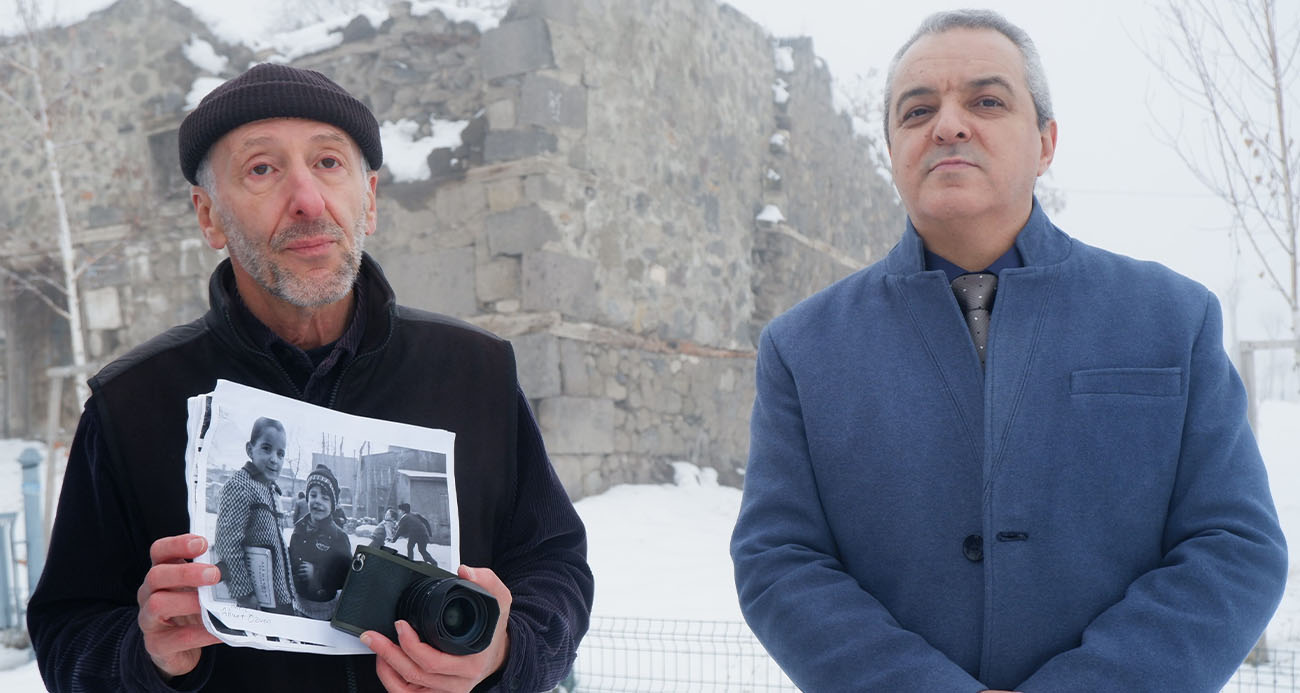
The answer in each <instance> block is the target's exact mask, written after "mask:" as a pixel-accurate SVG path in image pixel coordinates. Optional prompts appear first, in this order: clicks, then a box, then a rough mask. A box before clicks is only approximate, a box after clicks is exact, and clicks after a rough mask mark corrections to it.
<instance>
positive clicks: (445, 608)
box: [331, 546, 511, 691]
mask: <svg viewBox="0 0 1300 693" xmlns="http://www.w3.org/2000/svg"><path fill="white" fill-rule="evenodd" d="M510 604H511V596H510V590H509V589H508V588H507V587H506V586H505V585H504V584H503V583H502V582H501V580H500V578H498V577H497V576H496V573H494V572H492V571H491V570H490V569H488V568H469V567H466V566H461V568H460V570H459V575H458V576H457V575H453V574H451V573H448V572H447V571H445V570H441V569H439V568H435V567H433V566H431V565H429V564H427V563H419V562H414V561H409V560H407V559H405V558H402V557H401V556H398V555H397V554H396V552H395V551H393V550H392V549H388V548H384V549H377V548H371V547H368V546H360V547H357V549H356V552H355V553H354V554H353V563H352V566H351V569H350V570H349V572H348V578H347V582H346V583H345V584H344V586H343V591H342V593H341V595H340V598H339V606H338V609H337V610H336V612H335V616H334V619H333V620H332V621H331V624H332V625H333V626H334V627H335V628H338V629H340V630H344V631H347V632H350V633H354V634H356V635H359V636H360V637H361V641H362V643H364V644H365V645H366V646H367V647H369V648H370V649H371V650H373V651H374V652H375V654H376V655H378V658H377V659H376V664H375V667H376V673H377V674H378V676H379V679H380V681H381V682H383V684H384V686H385V687H386V688H387V689H388V690H393V691H396V690H408V687H409V686H410V685H411V684H415V685H419V686H426V687H429V688H431V689H433V690H438V691H469V690H470V689H472V688H473V687H474V686H475V685H476V684H478V683H479V682H480V681H482V680H483V679H485V678H487V677H488V676H490V675H491V674H492V673H493V672H495V671H497V670H498V669H500V668H501V667H502V666H503V665H504V663H505V660H506V654H507V652H508V651H509V646H510V642H509V641H510V639H509V636H508V633H507V630H506V623H507V621H508V619H509V615H510Z"/></svg>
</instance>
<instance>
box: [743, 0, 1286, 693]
mask: <svg viewBox="0 0 1300 693" xmlns="http://www.w3.org/2000/svg"><path fill="white" fill-rule="evenodd" d="M886 103H887V112H886V115H885V120H886V123H885V130H886V142H887V143H888V145H889V151H890V157H891V160H892V166H893V175H894V182H895V185H896V186H897V188H898V191H899V195H900V197H901V198H902V201H903V204H904V206H905V207H906V209H907V212H908V218H909V219H908V225H907V230H906V232H905V233H904V235H903V238H902V240H901V241H900V242H899V244H898V245H897V246H896V247H895V248H894V249H893V251H891V252H890V253H889V255H888V256H887V257H885V258H884V259H883V260H881V261H880V262H878V263H876V264H875V265H873V266H871V267H868V268H867V269H865V270H862V271H860V272H858V273H856V274H854V275H852V276H850V277H848V278H846V279H844V280H842V281H840V282H838V283H836V284H835V285H833V286H831V287H829V288H827V289H825V290H823V291H822V292H820V293H818V294H817V295H815V296H813V297H811V298H809V299H808V300H806V301H804V302H802V303H800V304H799V305H797V306H795V307H794V308H793V309H792V310H790V311H789V312H788V313H786V314H784V315H782V316H780V317H778V318H777V319H776V320H774V321H772V323H771V324H770V325H769V326H768V327H767V329H766V330H765V331H764V332H763V335H762V337H761V339H760V344H759V353H758V365H757V381H758V386H757V398H756V400H755V403H754V412H753V419H752V424H751V447H750V458H749V467H748V471H747V473H746V479H745V494H744V500H743V502H742V504H741V510H740V517H739V519H738V521H737V524H736V529H735V533H734V535H733V538H732V544H731V552H732V557H733V559H734V561H735V570H736V584H737V588H738V590H739V595H740V602H741V606H742V609H743V611H744V613H745V618H746V619H747V620H748V622H749V624H750V625H751V627H752V628H753V630H754V632H755V633H756V634H757V635H758V637H759V639H760V640H761V641H762V642H763V644H764V645H765V646H766V647H767V649H768V650H769V652H771V654H772V656H773V657H774V658H775V659H776V660H777V662H779V663H780V664H781V666H782V667H783V668H784V669H785V671H786V672H787V673H788V674H789V675H790V677H791V679H792V680H793V681H794V682H795V683H796V684H797V685H798V686H799V687H800V688H802V689H803V690H805V691H810V692H816V693H824V692H828V691H854V692H860V691H889V692H891V693H897V692H906V691H927V692H928V691H961V692H968V693H976V692H977V691H983V690H989V689H998V690H1016V691H1024V692H1026V693H1031V692H1034V691H1053V692H1059V691H1144V692H1149V691H1177V692H1179V693H1186V692H1189V691H1218V690H1219V689H1220V688H1221V687H1222V686H1223V684H1224V683H1225V682H1226V681H1227V680H1228V678H1229V677H1230V676H1231V675H1232V673H1233V671H1234V670H1235V669H1236V667H1237V666H1238V665H1239V664H1240V663H1241V661H1242V660H1243V659H1244V658H1245V656H1246V655H1247V653H1248V652H1249V651H1250V649H1251V647H1252V645H1253V644H1254V643H1255V642H1256V640H1257V639H1258V637H1259V635H1260V633H1261V632H1263V630H1264V627H1265V625H1266V624H1267V623H1268V620H1269V618H1270V616H1271V615H1272V613H1273V610H1274V609H1275V608H1276V607H1277V604H1278V601H1279V599H1280V598H1281V595H1282V590H1283V586H1284V584H1285V581H1286V574H1287V555H1286V548H1285V542H1284V540H1283V537H1282V532H1281V529H1280V528H1279V526H1278V521H1277V514H1276V511H1275V510H1274V507H1273V502H1272V499H1271V497H1270V495H1269V490H1268V481H1267V478H1266V476H1265V470H1264V465H1263V462H1262V461H1261V459H1260V456H1259V451H1258V449H1257V448H1256V445H1255V441H1254V438H1253V436H1252V434H1251V431H1250V429H1249V427H1248V425H1247V423H1246V418H1245V413H1246V400H1245V393H1244V391H1243V389H1242V385H1241V381H1240V379H1239V378H1238V377H1237V374H1236V372H1235V371H1234V370H1233V368H1232V365H1231V364H1230V363H1229V361H1228V357H1227V355H1226V353H1225V352H1224V349H1223V343H1222V334H1221V317H1220V311H1219V306H1218V303H1217V301H1216V300H1215V298H1214V296H1213V295H1211V294H1210V292H1209V291H1207V290H1206V289H1205V288H1204V287H1202V286H1200V285H1199V284H1196V283H1195V282H1193V281H1191V280H1189V279H1186V278H1184V277H1181V276H1179V275H1177V274H1175V273H1173V272H1171V271H1169V270H1168V269H1166V268H1164V267H1162V266H1160V265H1157V264H1154V263H1149V262H1138V261H1136V260H1132V259H1129V258H1125V257H1121V256H1118V255H1114V254H1111V253H1107V252H1105V251H1102V250H1098V249H1096V248H1092V247H1089V246H1087V245H1084V244H1082V243H1080V242H1078V241H1076V240H1073V239H1071V238H1070V237H1069V236H1066V235H1065V234H1064V233H1062V232H1061V231H1060V230H1059V229H1057V228H1056V227H1055V226H1053V225H1052V223H1051V221H1049V220H1048V218H1047V216H1046V215H1045V214H1044V212H1043V210H1042V209H1041V208H1040V207H1039V205H1038V204H1037V202H1036V201H1035V199H1034V197H1033V191H1034V182H1035V180H1036V179H1037V177H1038V176H1039V175H1042V173H1044V172H1045V171H1046V170H1047V167H1048V166H1049V165H1050V163H1051V161H1052V156H1053V152H1054V150H1055V146H1056V131H1057V129H1056V122H1055V121H1054V120H1053V119H1052V114H1051V104H1050V99H1049V97H1048V92H1047V85H1046V81H1045V79H1044V77H1043V70H1042V66H1041V63H1040V61H1039V59H1038V56H1037V53H1036V51H1035V49H1034V46H1033V43H1032V42H1031V41H1030V40H1029V38H1028V37H1027V36H1026V35H1025V34H1024V32H1023V31H1021V30H1020V29H1019V28H1017V27H1015V26H1014V25H1011V24H1009V23H1007V22H1006V20H1004V19H1003V18H1002V17H1000V16H998V15H996V14H994V13H991V12H978V11H976V12H972V11H962V12H951V13H942V14H939V15H935V16H933V17H931V18H929V19H928V20H926V22H925V23H924V24H923V25H922V26H921V28H920V29H919V30H918V32H917V33H916V35H914V36H913V37H912V39H911V40H910V41H909V42H908V43H907V45H905V46H904V47H903V49H902V50H900V51H899V53H898V55H897V56H896V57H895V59H894V62H893V64H892V65H891V69H890V73H889V79H888V83H887V86H886ZM990 317H991V321H990Z"/></svg>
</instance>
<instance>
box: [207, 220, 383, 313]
mask: <svg viewBox="0 0 1300 693" xmlns="http://www.w3.org/2000/svg"><path fill="white" fill-rule="evenodd" d="M213 207H214V208H215V210H216V213H217V218H218V219H219V220H220V221H221V225H222V227H223V228H224V230H225V233H226V243H227V245H228V246H229V247H228V251H229V253H230V256H231V257H232V258H234V259H235V261H236V262H238V263H239V265H240V266H241V267H243V268H244V270H245V271H246V272H248V274H249V275H250V276H252V278H253V280H254V281H256V282H257V283H258V285H260V286H261V287H262V288H263V289H265V290H266V291H267V293H269V294H271V295H272V296H274V297H276V298H278V299H280V300H281V301H284V302H285V303H288V304H290V305H294V306H297V307H299V308H319V307H321V306H327V305H329V304H331V303H335V302H337V301H340V300H342V299H344V298H346V297H347V295H348V294H349V293H351V291H352V285H353V284H354V283H356V280H357V274H358V273H359V272H360V269H361V251H362V250H364V248H365V241H366V215H365V214H364V213H362V214H360V215H358V216H357V219H356V221H355V222H353V224H352V248H351V249H349V250H348V251H347V254H346V255H345V256H344V258H343V263H342V264H340V265H339V267H338V269H337V270H336V271H335V272H334V274H333V275H331V276H329V277H325V278H323V279H308V278H306V277H301V276H298V275H296V274H294V273H293V272H290V271H288V270H286V269H284V268H283V267H281V266H280V265H279V264H277V263H276V262H275V261H274V260H273V259H272V257H271V253H272V252H277V251H280V250H283V249H284V248H285V247H286V246H288V245H289V244H290V243H291V242H293V241H295V240H297V239H299V238H304V237H310V236H328V237H329V238H331V239H333V240H335V241H343V240H344V234H345V232H344V230H343V227H341V226H339V225H338V224H335V223H333V222H332V221H329V220H326V219H315V220H312V221H305V222H300V223H296V224H293V225H291V226H288V227H285V228H283V229H280V231H279V232H277V233H276V234H275V235H274V236H272V238H271V242H270V248H268V249H267V251H266V252H263V251H262V250H260V249H259V248H257V247H255V246H254V244H253V243H252V242H251V241H250V240H249V239H248V234H247V233H245V232H244V227H243V226H242V225H241V224H240V223H239V220H238V219H236V218H235V216H234V215H233V214H230V213H229V211H228V210H226V209H225V207H224V205H222V204H220V203H218V202H217V201H216V200H214V201H213Z"/></svg>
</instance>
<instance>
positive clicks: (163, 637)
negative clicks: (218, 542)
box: [136, 534, 221, 678]
mask: <svg viewBox="0 0 1300 693" xmlns="http://www.w3.org/2000/svg"><path fill="white" fill-rule="evenodd" d="M207 544H208V543H207V541H206V540H205V539H204V538H203V537H200V536H198V535H194V534H182V535H179V536H174V537H164V538H162V539H159V540H158V541H155V542H154V543H153V546H152V547H150V549H149V558H150V559H151V560H152V562H153V567H152V568H150V569H149V572H148V573H147V574H145V578H144V584H142V585H140V590H139V591H138V592H137V593H136V600H137V602H138V603H139V604H140V615H139V617H138V622H139V624H140V632H141V633H143V634H144V646H145V649H146V650H147V651H148V652H149V656H150V657H151V658H152V659H153V663H154V666H156V667H158V670H159V671H160V672H162V673H163V675H164V676H165V677H167V678H172V677H176V676H182V675H184V674H188V673H189V672H191V671H193V670H194V667H195V666H197V665H198V663H199V655H200V654H201V648H203V647H204V646H206V645H214V644H216V643H218V642H220V640H218V639H217V638H216V637H214V636H213V635H212V634H211V633H209V632H208V631H207V629H206V628H204V627H203V620H202V618H201V617H200V616H199V593H198V591H197V588H199V587H201V586H204V585H212V584H216V582H217V581H218V580H220V579H221V574H220V572H219V571H218V570H217V567H216V566H214V565H208V564H204V563H190V562H189V561H190V560H192V559H194V558H196V557H197V556H199V555H201V554H202V553H203V552H204V551H206V550H207V548H208V546H207Z"/></svg>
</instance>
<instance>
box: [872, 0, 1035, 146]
mask: <svg viewBox="0 0 1300 693" xmlns="http://www.w3.org/2000/svg"><path fill="white" fill-rule="evenodd" d="M953 29H992V30H993V31H996V32H998V33H999V34H1002V35H1003V36H1005V37H1007V38H1008V39H1010V41H1011V42H1012V43H1014V44H1015V45H1016V48H1017V49H1019V50H1020V55H1021V57H1023V58H1024V59H1025V82H1026V83H1027V85H1028V86H1029V96H1030V97H1031V98H1033V100H1034V111H1035V112H1036V113H1037V114H1038V129H1039V130H1042V129H1043V128H1045V127H1047V123H1048V121H1050V120H1051V119H1052V95H1051V93H1050V92H1049V91H1048V89H1047V74H1046V73H1045V72H1044V71H1043V61H1042V59H1041V58H1039V57H1038V49H1037V48H1035V47H1034V42H1033V40H1032V39H1030V38H1029V34H1026V33H1025V30H1024V29H1021V28H1020V27H1018V26H1016V25H1015V24H1012V23H1011V22H1008V21H1007V19H1006V18H1005V17H1003V16H1002V15H1000V14H998V13H997V12H994V11H992V10H951V11H948V12H936V13H934V14H932V15H930V16H929V17H926V18H925V21H923V22H921V26H920V27H918V28H917V30H916V33H914V34H912V38H909V39H908V40H907V43H904V44H903V47H902V48H899V49H898V52H897V53H895V54H894V59H893V60H891V61H889V72H888V73H887V76H886V77H885V117H884V121H885V122H884V125H885V146H889V114H890V110H891V109H892V108H893V103H891V102H892V100H893V98H894V72H895V71H897V70H898V63H899V61H901V60H902V59H903V54H904V53H906V52H907V49H908V48H911V47H912V44H914V43H916V42H917V40H919V39H920V38H921V37H922V36H930V35H932V34H942V33H943V32H945V31H951V30H953Z"/></svg>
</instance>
